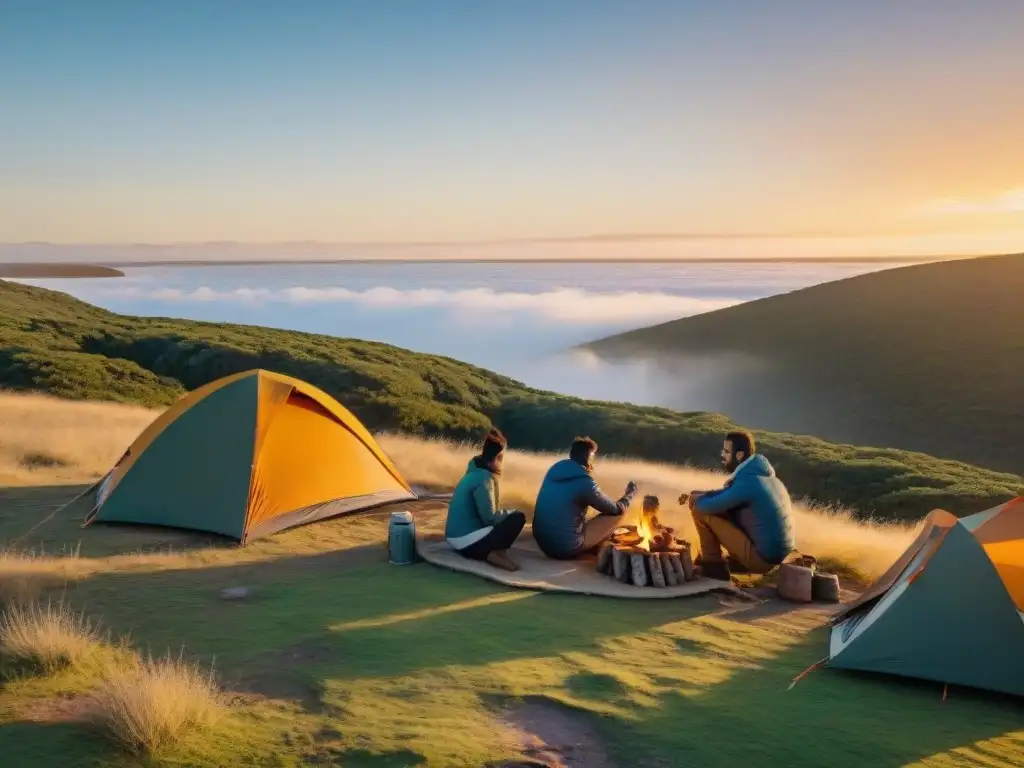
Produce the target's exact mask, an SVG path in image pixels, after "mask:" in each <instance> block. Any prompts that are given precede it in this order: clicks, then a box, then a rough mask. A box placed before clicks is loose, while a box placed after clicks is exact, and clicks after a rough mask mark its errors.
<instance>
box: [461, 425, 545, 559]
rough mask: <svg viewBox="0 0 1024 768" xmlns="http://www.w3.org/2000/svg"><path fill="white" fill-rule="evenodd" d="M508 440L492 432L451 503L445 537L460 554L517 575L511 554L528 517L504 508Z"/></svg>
mask: <svg viewBox="0 0 1024 768" xmlns="http://www.w3.org/2000/svg"><path fill="white" fill-rule="evenodd" d="M506 445H507V441H506V440H505V436H504V435H503V434H501V432H500V431H499V430H497V429H492V430H491V431H490V432H488V433H487V436H486V437H485V438H484V444H483V447H482V448H481V450H480V454H479V455H478V456H474V457H473V458H472V459H470V461H469V464H468V466H467V467H466V474H465V475H463V476H462V479H461V480H460V481H459V484H458V485H456V486H455V492H454V493H453V494H452V499H451V501H450V502H449V503H448V518H447V520H445V525H444V536H445V539H446V540H447V541H448V544H450V545H451V546H452V548H453V549H455V550H456V551H457V552H458V553H459V554H461V555H462V556H464V557H468V558H471V559H473V560H484V561H486V562H488V563H490V564H491V565H494V566H497V567H498V568H504V569H505V570H508V571H517V570H519V566H518V565H517V564H516V562H515V561H514V560H513V559H512V558H511V557H509V554H508V550H509V548H510V547H511V546H512V544H513V543H514V542H515V540H516V539H517V538H518V537H519V534H520V533H522V530H523V526H524V525H526V515H524V514H523V513H522V512H519V511H517V510H503V509H501V508H500V497H501V488H500V481H499V479H500V476H501V467H502V464H503V463H504V459H505V447H506Z"/></svg>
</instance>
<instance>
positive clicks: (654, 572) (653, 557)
mask: <svg viewBox="0 0 1024 768" xmlns="http://www.w3.org/2000/svg"><path fill="white" fill-rule="evenodd" d="M647 569H648V571H650V574H651V585H652V586H655V587H664V586H666V580H665V572H664V571H663V570H662V569H661V555H659V554H658V553H657V552H654V553H653V554H650V555H648V556H647Z"/></svg>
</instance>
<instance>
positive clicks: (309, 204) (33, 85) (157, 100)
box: [0, 0, 1024, 250]
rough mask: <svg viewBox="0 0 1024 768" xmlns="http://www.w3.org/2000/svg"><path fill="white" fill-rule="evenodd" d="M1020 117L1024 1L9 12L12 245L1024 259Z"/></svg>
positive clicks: (5, 175) (1, 149) (504, 3)
mask: <svg viewBox="0 0 1024 768" xmlns="http://www.w3.org/2000/svg"><path fill="white" fill-rule="evenodd" d="M1021 94H1024V2H1021V0H1005V1H1001V0H974V1H973V2H972V1H971V0H960V2H953V0H902V1H901V2H899V3H893V2H891V0H865V1H863V2H857V3H822V2H820V1H814V0H806V1H804V2H796V1H795V0H773V1H772V2H764V1H763V0H746V1H742V0H721V1H720V2H696V1H694V2H683V1H682V0H660V1H657V0H650V1H648V2H642V1H641V0H621V1H620V2H606V1H605V0H558V1H557V2H552V0H515V1H514V2H513V1H512V0H492V1H491V2H486V3H483V2H472V1H471V0H464V1H463V2H453V1H451V0H431V1H430V2H422V1H417V0H363V1H362V2H344V1H343V0H335V1H334V2H312V1H310V0H305V1H303V0H290V1H289V2H284V1H283V0H282V2H276V3H272V2H262V1H260V0H249V1H247V2H243V1H242V0H238V1H237V2H227V1H226V0H206V1H205V2H197V1H193V0H175V2H168V3H144V2H137V1H132V0H124V1H118V0H93V2H89V3H84V2H81V1H80V0H70V1H68V0H48V2H45V3H41V2H36V1H35V0H0V115H2V117H0V242H6V243H21V242H28V241H46V242H51V243H58V244H70V243H181V242H206V241H241V242H246V243H275V242H282V241H317V242H350V243H351V242H376V243H381V242H383V243H388V242H437V241H440V242H449V241H475V240H501V239H518V238H538V237H540V238H543V237H576V236H588V235H597V234H608V233H622V234H650V233H657V234H680V235H716V236H718V235H726V236H744V237H759V236H771V237H779V236H785V237H799V236H803V235H815V236H827V237H832V238H835V237H839V238H869V239H870V238H875V239H878V238H881V239H882V240H879V242H882V241H883V240H884V238H894V237H896V238H907V237H911V238H924V240H921V242H928V243H930V244H932V245H930V246H929V247H934V248H935V249H939V247H940V246H941V244H943V243H946V244H947V245H949V244H953V243H955V244H956V246H955V247H956V248H957V249H959V250H970V248H971V247H976V248H982V250H984V249H988V248H990V247H995V248H996V250H999V249H1000V248H1001V247H1002V245H1003V244H1004V243H1005V244H1006V247H1007V248H1011V247H1012V246H1013V245H1014V243H1019V244H1020V248H1021V249H1022V250H1024V141H1022V140H1021V137H1022V136H1024V98H1021ZM981 244H984V246H982V245H981ZM949 247H953V246H952V245H949Z"/></svg>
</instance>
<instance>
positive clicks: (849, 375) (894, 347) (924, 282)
mask: <svg viewBox="0 0 1024 768" xmlns="http://www.w3.org/2000/svg"><path fill="white" fill-rule="evenodd" d="M1022 295H1024V254H1017V255H1008V256H996V257H986V258H979V259H964V260H957V261H947V262H941V263H935V264H922V265H914V266H909V267H900V268H895V269H887V270H884V271H880V272H875V273H871V274H866V275H861V276H857V277H853V278H849V279H845V280H839V281H835V282H830V283H825V284H822V285H817V286H813V287H810V288H806V289H802V290H797V291H793V292H791V293H787V294H781V295H778V296H772V297H769V298H765V299H761V300H758V301H751V302H748V303H745V304H740V305H738V306H734V307H729V308H727V309H722V310H719V311H716V312H709V313H707V314H703V315H698V316H695V317H689V318H684V319H682V320H676V321H672V322H668V323H663V324H660V325H656V326H653V327H650V328H644V329H640V330H636V331H631V332H629V333H624V334H620V335H616V336H613V337H610V338H607V339H603V340H600V341H597V342H593V343H591V344H589V345H587V346H588V347H590V348H591V349H592V350H594V351H596V352H598V353H600V354H602V355H607V356H611V357H616V356H632V355H656V356H658V357H659V358H662V359H664V358H673V357H683V356H686V355H690V354H701V353H710V352H714V353H720V352H722V351H729V352H731V353H734V354H742V355H747V356H752V357H753V358H756V359H757V360H758V361H759V362H760V363H762V364H767V365H764V366H762V367H761V368H758V369H756V370H751V372H750V373H748V374H746V375H744V376H737V377H734V380H732V381H729V382H725V383H724V384H723V386H727V387H730V388H732V390H734V391H732V392H731V397H730V399H731V400H733V401H740V402H746V403H749V406H748V407H749V409H750V410H751V411H761V412H763V413H766V414H771V413H779V412H780V406H781V404H784V403H789V404H791V407H792V410H793V413H792V414H789V415H788V416H787V415H784V414H783V413H780V414H779V415H777V416H774V417H771V416H765V417H764V418H765V419H767V420H768V421H766V422H765V425H766V426H769V427H771V426H772V424H771V421H772V420H774V421H776V422H778V421H782V422H784V426H785V427H786V428H787V429H790V430H792V429H793V428H794V427H793V425H794V424H799V425H800V427H799V428H800V429H803V430H806V431H810V432H812V433H813V434H816V435H821V436H823V437H828V438H829V439H835V440H843V441H852V442H860V443H867V444H869V445H888V446H897V447H900V448H905V449H911V450H916V451H923V452H925V453H928V454H933V455H936V456H942V457H948V458H952V459H958V460H961V461H966V462H970V463H974V464H979V465H982V466H986V467H992V468H994V469H997V470H1002V471H1007V472H1016V473H1020V472H1021V471H1022V469H1024V442H1022V441H1021V440H1020V435H1021V434H1024V405H1022V402H1024V401H1022V398H1021V396H1020V382H1021V381H1022V380H1024V311H1022V308H1021V299H1020V297H1021V296H1022Z"/></svg>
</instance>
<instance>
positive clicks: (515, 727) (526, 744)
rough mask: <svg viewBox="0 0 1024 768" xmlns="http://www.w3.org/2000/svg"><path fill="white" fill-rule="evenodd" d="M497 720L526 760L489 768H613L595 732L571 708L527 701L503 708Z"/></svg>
mask: <svg viewBox="0 0 1024 768" xmlns="http://www.w3.org/2000/svg"><path fill="white" fill-rule="evenodd" d="M499 718H500V720H501V721H502V723H503V724H504V726H505V727H506V729H507V730H506V734H507V737H508V738H511V739H512V740H513V742H514V743H515V745H516V746H517V747H518V748H519V749H520V751H522V753H523V754H524V755H525V756H526V757H525V759H523V760H516V761H512V762H503V763H494V764H493V765H492V766H491V768H615V764H614V763H613V762H612V760H611V758H610V757H609V756H608V753H607V751H606V749H605V747H604V744H603V742H602V740H601V736H600V734H599V733H598V732H597V730H596V729H595V728H594V727H593V726H591V725H589V724H588V723H586V722H584V720H583V718H582V717H581V716H579V715H577V714H574V713H573V712H572V710H570V709H567V708H565V707H561V706H559V705H557V704H554V703H553V702H550V701H547V700H545V699H527V700H526V701H523V702H520V703H516V704H514V705H512V706H508V707H506V708H505V709H504V710H503V711H502V712H501V713H500V715H499Z"/></svg>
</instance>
